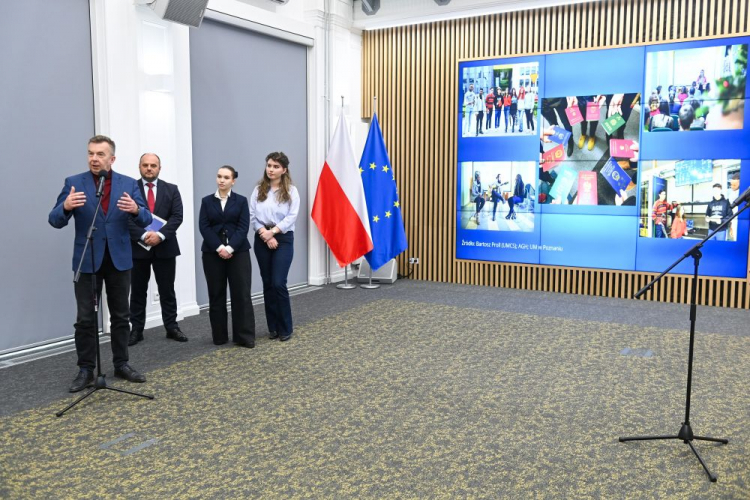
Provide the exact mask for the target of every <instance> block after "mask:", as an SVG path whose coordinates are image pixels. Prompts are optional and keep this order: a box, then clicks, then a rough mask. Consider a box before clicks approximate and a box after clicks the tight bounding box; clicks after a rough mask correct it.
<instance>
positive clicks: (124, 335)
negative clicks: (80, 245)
mask: <svg viewBox="0 0 750 500" xmlns="http://www.w3.org/2000/svg"><path fill="white" fill-rule="evenodd" d="M94 276H96V297H94V296H92V294H93V290H92V278H93V277H94ZM102 284H104V285H106V287H107V306H108V307H109V317H110V327H111V328H110V336H111V339H112V342H111V344H112V361H113V364H114V365H115V368H120V367H121V366H123V365H124V364H126V363H127V362H128V337H129V336H130V308H129V307H128V292H129V291H130V270H129V269H128V270H127V271H118V270H117V268H116V267H115V265H114V264H113V263H112V258H111V257H110V255H109V250H108V249H107V250H105V251H104V260H103V261H102V265H101V267H100V268H99V270H98V271H97V272H96V273H94V274H91V273H81V276H80V277H79V279H78V283H75V285H74V289H75V295H76V305H77V307H78V313H77V316H76V323H75V325H74V326H75V342H76V352H77V353H78V366H79V367H80V368H82V369H85V370H90V371H93V370H94V368H96V343H97V342H98V341H99V339H98V338H97V332H96V323H97V318H96V314H97V313H96V310H95V308H94V305H95V304H96V302H97V298H98V297H101V294H102ZM100 326H101V325H100Z"/></svg>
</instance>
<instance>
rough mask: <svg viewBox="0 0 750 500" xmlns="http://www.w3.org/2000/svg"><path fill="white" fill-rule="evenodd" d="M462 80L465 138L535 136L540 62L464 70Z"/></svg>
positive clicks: (462, 131) (462, 133)
mask: <svg viewBox="0 0 750 500" xmlns="http://www.w3.org/2000/svg"><path fill="white" fill-rule="evenodd" d="M461 78H462V81H461V86H460V87H461V88H460V92H461V96H460V97H459V99H460V102H461V113H462V117H461V118H462V120H461V137H502V136H518V135H521V134H533V133H534V129H535V128H536V126H535V123H534V121H536V119H537V108H538V100H539V98H538V95H539V87H538V81H539V62H538V61H530V62H524V63H519V64H509V65H505V66H498V65H494V66H472V67H468V68H464V69H463V74H462V75H461ZM480 115H481V120H480ZM493 116H494V120H493V119H492V117H493ZM493 124H494V126H493Z"/></svg>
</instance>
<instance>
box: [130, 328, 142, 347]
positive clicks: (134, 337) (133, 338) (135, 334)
mask: <svg viewBox="0 0 750 500" xmlns="http://www.w3.org/2000/svg"><path fill="white" fill-rule="evenodd" d="M141 340H143V330H132V331H131V332H130V340H128V345H129V346H130V345H136V344H137V343H138V342H140V341H141Z"/></svg>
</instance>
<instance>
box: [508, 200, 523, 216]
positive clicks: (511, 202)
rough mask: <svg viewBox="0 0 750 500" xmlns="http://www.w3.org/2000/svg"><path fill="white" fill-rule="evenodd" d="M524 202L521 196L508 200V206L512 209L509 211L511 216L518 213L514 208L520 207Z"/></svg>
mask: <svg viewBox="0 0 750 500" xmlns="http://www.w3.org/2000/svg"><path fill="white" fill-rule="evenodd" d="M522 201H523V198H521V197H520V196H511V197H509V198H508V206H509V207H510V210H508V213H509V214H514V213H516V211H515V210H514V209H513V207H514V206H516V205H518V204H519V203H521V202H522Z"/></svg>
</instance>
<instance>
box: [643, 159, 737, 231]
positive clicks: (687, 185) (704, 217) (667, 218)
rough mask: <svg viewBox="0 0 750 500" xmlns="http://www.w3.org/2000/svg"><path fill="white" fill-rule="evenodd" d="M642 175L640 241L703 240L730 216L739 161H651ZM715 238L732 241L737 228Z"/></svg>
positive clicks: (731, 228)
mask: <svg viewBox="0 0 750 500" xmlns="http://www.w3.org/2000/svg"><path fill="white" fill-rule="evenodd" d="M641 170H642V172H641V186H640V189H641V192H642V193H645V194H644V196H642V199H641V206H640V218H641V231H640V235H641V237H650V238H664V239H686V238H687V239H699V238H705V237H706V236H707V235H708V234H709V232H710V231H713V230H714V229H716V228H717V227H719V225H720V224H721V223H722V222H723V221H724V220H726V219H727V218H729V217H730V216H731V212H730V210H729V207H730V205H731V196H732V192H733V191H732V186H733V183H736V185H737V191H739V187H740V186H739V178H740V177H739V173H740V160H651V161H647V162H645V163H644V164H643V165H642V166H641ZM735 177H736V180H735ZM722 186H725V187H726V186H728V188H724V187H722ZM735 196H737V195H735ZM745 238H747V236H745ZM714 239H716V240H719V241H736V240H737V231H736V226H733V225H731V224H730V226H729V227H728V228H727V229H726V230H724V231H721V232H720V233H717V234H716V235H715V238H714Z"/></svg>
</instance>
